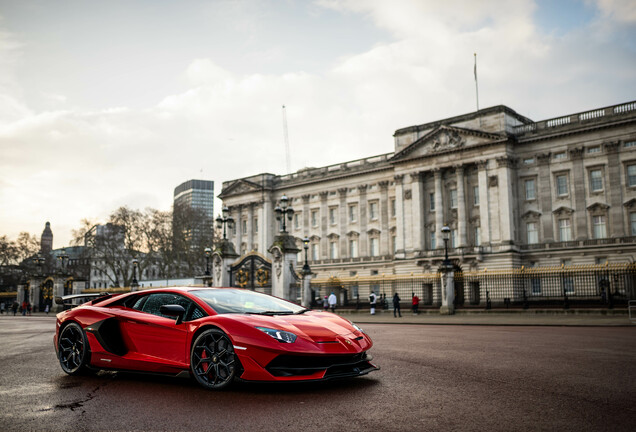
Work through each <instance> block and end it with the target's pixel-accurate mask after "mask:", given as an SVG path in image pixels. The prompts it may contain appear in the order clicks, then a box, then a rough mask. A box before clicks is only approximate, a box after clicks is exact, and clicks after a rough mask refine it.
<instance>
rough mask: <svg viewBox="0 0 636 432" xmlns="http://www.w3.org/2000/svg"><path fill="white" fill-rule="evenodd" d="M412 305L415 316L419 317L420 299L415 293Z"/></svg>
mask: <svg viewBox="0 0 636 432" xmlns="http://www.w3.org/2000/svg"><path fill="white" fill-rule="evenodd" d="M411 305H412V306H413V315H417V314H418V312H417V309H418V307H419V306H420V298H419V297H418V296H416V295H415V293H413V300H412V302H411Z"/></svg>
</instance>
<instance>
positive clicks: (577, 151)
mask: <svg viewBox="0 0 636 432" xmlns="http://www.w3.org/2000/svg"><path fill="white" fill-rule="evenodd" d="M568 152H569V153H570V159H572V160H577V159H581V158H582V157H583V147H575V148H571V149H569V150H568Z"/></svg>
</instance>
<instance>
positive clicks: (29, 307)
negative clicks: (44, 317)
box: [27, 302, 31, 315]
mask: <svg viewBox="0 0 636 432" xmlns="http://www.w3.org/2000/svg"><path fill="white" fill-rule="evenodd" d="M27 315H31V302H27Z"/></svg>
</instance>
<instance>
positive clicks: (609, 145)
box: [603, 141, 620, 153]
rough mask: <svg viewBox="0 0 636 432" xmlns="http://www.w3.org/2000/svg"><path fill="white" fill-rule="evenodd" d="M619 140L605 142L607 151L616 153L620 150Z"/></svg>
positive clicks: (604, 145)
mask: <svg viewBox="0 0 636 432" xmlns="http://www.w3.org/2000/svg"><path fill="white" fill-rule="evenodd" d="M619 144H620V142H619V141H612V142H606V143H604V144H603V147H605V151H606V152H607V153H616V152H617V151H618V146H619Z"/></svg>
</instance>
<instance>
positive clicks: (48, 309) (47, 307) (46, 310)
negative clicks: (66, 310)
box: [44, 305, 51, 315]
mask: <svg viewBox="0 0 636 432" xmlns="http://www.w3.org/2000/svg"><path fill="white" fill-rule="evenodd" d="M50 310H51V309H50V308H49V305H46V307H45V308H44V312H46V314H47V315H48V314H49V311H50Z"/></svg>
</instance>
